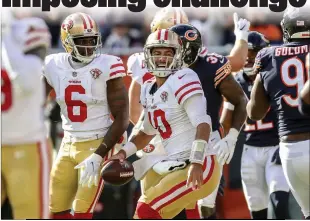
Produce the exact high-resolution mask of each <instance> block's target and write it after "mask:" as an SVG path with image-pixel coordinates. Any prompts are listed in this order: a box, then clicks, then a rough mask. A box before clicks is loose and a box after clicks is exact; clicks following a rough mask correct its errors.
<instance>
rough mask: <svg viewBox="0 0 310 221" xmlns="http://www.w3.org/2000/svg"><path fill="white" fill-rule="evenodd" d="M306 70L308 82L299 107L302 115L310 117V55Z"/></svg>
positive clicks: (302, 91) (307, 59) (301, 93)
mask: <svg viewBox="0 0 310 221" xmlns="http://www.w3.org/2000/svg"><path fill="white" fill-rule="evenodd" d="M306 68H307V70H308V80H307V82H306V84H305V86H304V87H303V89H302V90H301V92H300V99H299V106H298V107H299V112H300V113H301V114H304V115H308V116H310V80H309V76H310V53H308V55H307V58H306Z"/></svg>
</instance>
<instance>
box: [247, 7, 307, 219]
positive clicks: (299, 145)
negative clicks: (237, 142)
mask: <svg viewBox="0 0 310 221" xmlns="http://www.w3.org/2000/svg"><path fill="white" fill-rule="evenodd" d="M309 11H310V9H309V8H308V7H303V8H290V9H288V10H287V11H286V12H285V13H284V16H283V19H282V21H281V26H282V30H283V33H284V36H283V38H284V41H285V43H284V44H283V45H282V46H277V47H269V48H264V49H262V50H261V51H260V52H259V53H258V54H257V56H256V60H255V65H254V73H257V74H258V75H257V76H256V79H255V81H254V85H253V89H252V92H251V99H250V101H249V102H248V105H247V112H248V115H249V117H250V118H251V119H252V120H261V119H263V118H264V117H265V115H266V114H267V112H268V110H269V108H270V106H271V109H273V110H274V111H275V112H276V114H277V118H278V124H277V125H278V133H279V137H280V157H281V161H282V167H283V170H284V175H285V178H286V180H287V182H288V184H289V187H290V189H291V191H292V193H293V195H294V196H295V198H296V200H297V202H298V204H299V205H300V207H301V209H302V212H303V214H304V216H305V217H306V218H307V219H310V208H309V207H310V205H309V201H310V200H309V195H310V182H309V163H310V162H309V146H310V117H307V116H303V115H301V114H300V113H299V111H298V96H299V92H300V90H301V89H302V87H303V86H304V84H305V82H306V80H307V78H308V77H309V76H308V73H307V70H306V67H305V64H306V56H307V54H308V53H309V47H310V16H309Z"/></svg>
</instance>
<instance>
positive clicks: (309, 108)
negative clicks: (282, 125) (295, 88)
mask: <svg viewBox="0 0 310 221" xmlns="http://www.w3.org/2000/svg"><path fill="white" fill-rule="evenodd" d="M298 101H299V105H298V109H299V112H300V113H301V114H302V115H306V116H310V104H307V103H305V102H304V100H303V99H301V98H299V99H298Z"/></svg>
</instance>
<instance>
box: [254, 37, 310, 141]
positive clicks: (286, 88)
mask: <svg viewBox="0 0 310 221" xmlns="http://www.w3.org/2000/svg"><path fill="white" fill-rule="evenodd" d="M309 47H310V45H309V44H300V43H288V44H285V45H283V46H278V47H270V48H264V49H262V50H261V51H260V52H259V53H258V54H257V57H256V61H255V65H254V71H256V72H259V73H260V76H261V80H262V83H263V85H264V88H265V91H266V93H267V95H268V97H269V100H270V104H271V108H272V109H273V110H274V111H275V112H276V113H277V117H278V131H279V136H280V137H282V136H285V135H290V134H298V133H305V132H309V131H310V117H305V116H302V115H301V114H300V113H299V111H298V96H299V92H300V91H301V89H302V88H303V86H304V84H305V82H306V81H307V79H308V74H307V73H308V70H306V66H305V63H306V55H307V53H308V52H309Z"/></svg>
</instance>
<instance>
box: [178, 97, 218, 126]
mask: <svg viewBox="0 0 310 221" xmlns="http://www.w3.org/2000/svg"><path fill="white" fill-rule="evenodd" d="M183 107H184V109H185V111H186V113H187V115H188V117H189V119H190V121H191V123H192V125H193V126H194V127H197V126H198V125H199V124H201V123H207V124H209V125H210V127H211V129H212V121H211V117H210V116H209V115H208V114H207V100H206V98H205V96H204V95H203V94H195V95H193V96H191V97H189V98H188V99H186V101H185V102H184V104H183Z"/></svg>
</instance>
